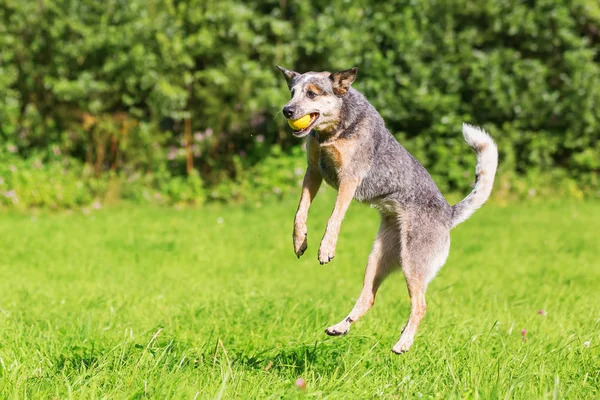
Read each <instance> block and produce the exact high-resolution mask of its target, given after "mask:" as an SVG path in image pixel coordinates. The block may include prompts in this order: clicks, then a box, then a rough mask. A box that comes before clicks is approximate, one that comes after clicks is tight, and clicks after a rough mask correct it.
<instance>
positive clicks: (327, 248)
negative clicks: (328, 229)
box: [319, 241, 335, 265]
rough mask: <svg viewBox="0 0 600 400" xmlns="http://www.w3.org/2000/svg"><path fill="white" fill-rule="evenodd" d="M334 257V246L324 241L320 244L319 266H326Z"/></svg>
mask: <svg viewBox="0 0 600 400" xmlns="http://www.w3.org/2000/svg"><path fill="white" fill-rule="evenodd" d="M334 257H335V244H331V243H328V242H326V241H323V242H321V247H320V248H319V262H320V263H321V265H323V264H327V263H328V262H329V261H331V260H333V258H334Z"/></svg>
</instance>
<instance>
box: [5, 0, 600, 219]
mask: <svg viewBox="0 0 600 400" xmlns="http://www.w3.org/2000/svg"><path fill="white" fill-rule="evenodd" d="M598 32H600V5H598V2H597V1H595V0H572V1H571V0H558V1H555V0H537V1H532V2H518V3H515V2H513V1H507V0H483V1H471V0H453V1H449V2H440V1H438V0H419V1H416V2H415V1H407V0H392V1H387V2H379V1H374V0H357V1H354V2H348V1H346V0H332V1H329V2H316V1H314V2H313V1H302V0H299V1H293V2H292V1H282V2H280V1H275V0H259V1H255V2H241V1H239V0H191V1H187V2H173V1H171V0H157V1H153V2H150V3H149V2H147V1H145V0H129V1H126V2H123V1H120V0H108V1H106V2H103V3H100V2H98V1H96V0H80V1H76V2H73V1H67V0H44V1H37V2H32V1H14V0H5V1H2V2H0V48H2V52H0V93H2V96H0V147H1V148H2V149H3V151H7V149H8V148H9V147H10V149H13V150H14V149H15V148H16V152H15V153H11V152H9V153H10V154H11V157H8V158H5V157H3V158H2V159H0V164H2V166H0V168H2V169H3V170H6V168H8V167H9V166H10V165H15V166H16V165H17V164H19V162H17V161H14V160H13V158H14V157H18V158H19V159H21V160H22V161H20V163H21V164H19V168H23V169H26V170H29V169H31V171H29V172H25V171H21V170H20V169H19V173H18V174H19V176H18V177H12V175H11V178H10V179H11V182H13V181H14V182H15V184H17V183H18V185H21V186H20V190H21V192H22V193H21V197H20V198H19V201H20V202H21V206H22V207H25V205H27V204H30V205H32V206H53V204H56V206H57V207H63V206H70V204H83V203H86V202H87V203H89V202H90V201H92V200H91V199H93V198H95V197H96V196H98V195H99V194H103V195H105V196H106V195H108V196H109V197H114V196H117V195H118V197H122V198H126V199H133V200H136V201H137V200H140V201H142V200H143V201H162V202H176V203H178V202H182V203H202V202H203V201H205V200H208V201H210V200H218V201H230V200H241V199H246V198H247V199H252V198H257V197H261V196H263V195H265V193H273V190H274V189H273V188H281V190H282V192H284V191H285V189H284V188H285V187H288V186H289V185H290V182H292V180H295V179H296V177H295V175H294V174H292V175H294V176H292V177H290V176H287V175H286V173H284V172H283V170H284V169H285V168H288V167H292V166H295V165H296V164H295V163H296V161H295V160H297V159H298V154H299V151H298V148H299V146H300V144H299V143H298V141H297V140H296V139H294V138H293V137H292V136H291V135H290V134H289V128H288V127H287V126H286V124H285V121H284V119H283V118H282V117H281V116H280V113H279V110H280V108H281V106H282V105H283V104H285V102H286V101H287V99H288V96H289V95H288V93H287V91H286V88H285V84H284V83H283V81H282V79H281V77H280V76H279V74H278V72H277V71H276V70H275V68H274V65H275V64H281V65H284V66H286V67H288V68H293V69H296V70H298V71H301V72H303V71H307V70H334V69H342V68H348V67H350V66H358V67H359V77H358V80H357V82H356V84H355V86H356V87H357V88H358V89H360V90H361V91H363V92H364V93H365V94H366V95H367V97H368V98H369V99H370V100H371V102H372V103H373V104H374V105H375V106H376V107H377V109H378V110H379V111H380V112H381V114H382V115H383V116H384V118H385V120H386V123H387V125H388V127H389V129H390V130H391V131H392V133H393V134H394V135H395V136H396V137H397V138H398V139H400V140H401V141H402V143H403V144H404V145H405V146H406V147H407V148H408V149H409V150H410V151H412V152H413V153H414V154H415V156H416V157H417V158H418V159H419V160H421V161H422V162H423V163H424V164H425V166H426V167H427V168H428V169H429V170H430V171H431V173H432V175H433V176H434V179H435V180H436V182H437V183H438V184H439V185H440V187H441V188H442V190H443V191H444V192H448V191H460V192H465V191H467V190H468V189H469V187H470V184H471V181H472V169H473V155H472V153H471V151H470V150H469V149H468V148H467V146H465V145H464V143H463V141H462V138H461V135H460V125H461V123H462V122H463V121H467V122H471V123H474V124H478V125H482V126H483V127H485V128H486V129H487V130H489V131H490V133H491V134H492V135H493V136H494V138H495V139H496V140H497V142H498V145H499V148H500V153H501V154H500V167H499V181H502V182H505V184H504V186H503V188H510V189H508V190H509V191H517V192H518V193H520V192H519V190H520V189H518V188H519V187H520V186H521V184H523V182H527V185H529V184H531V185H549V186H551V187H552V188H554V189H556V188H561V187H567V188H572V187H575V188H576V190H571V189H567V190H566V193H573V192H577V193H579V192H581V193H588V194H590V193H591V194H594V193H598V175H599V171H600V111H599V110H600V107H598V104H600V64H599V61H600V55H599V50H600V35H599V34H598ZM185 119H189V120H190V121H191V135H190V137H192V138H193V139H192V142H191V143H189V146H190V148H191V150H192V161H193V164H194V168H195V170H196V171H198V176H196V175H195V174H193V173H192V174H189V173H188V171H187V167H186V165H187V162H188V161H187V160H186V157H187V156H186V152H185V150H184V146H185V134H184V126H185V124H184V120H185ZM256 137H262V138H264V140H263V141H262V142H261V143H257V141H256V140H255V138H256ZM55 153H56V154H58V153H60V154H61V155H62V156H63V159H62V160H61V161H60V162H66V163H67V164H64V165H62V166H58V165H56V162H57V161H52V157H55V156H56V154H55ZM240 154H243V156H242V155H240ZM288 154H289V157H290V159H289V160H284V159H285V158H287V157H288V156H287V155H288ZM13 156H14V157H13ZM36 160H40V162H42V164H43V167H42V168H37V169H36V168H34V167H33V163H35V162H36ZM64 160H68V161H64ZM263 164H264V165H263ZM64 168H68V169H69V171H67V172H66V173H64V174H62V175H60V176H61V178H56V177H55V178H54V179H58V180H59V181H62V180H67V179H72V180H73V182H79V183H78V185H79V188H72V189H67V187H70V185H75V183H70V184H67V183H66V182H64V183H61V184H60V185H62V186H60V185H59V186H60V187H62V188H63V189H60V190H62V191H67V192H69V193H73V195H72V196H69V197H70V199H71V200H69V202H70V203H69V204H65V203H64V202H63V201H59V200H60V199H58V198H57V196H58V194H57V193H58V192H57V191H56V190H58V189H56V190H54V189H52V188H50V187H49V185H48V184H47V183H40V185H39V187H40V188H42V187H43V188H44V190H48V191H49V192H50V194H39V193H38V194H34V193H37V192H39V189H31V191H29V189H25V188H26V187H28V186H30V183H27V182H30V181H31V180H35V181H37V180H38V179H44V177H49V176H55V175H57V174H58V172H61V173H62V172H64V171H63V169H64ZM51 170H52V171H51ZM3 173H4V174H6V172H3ZM267 174H274V175H273V176H270V177H267V176H266V175H267ZM188 175H189V177H188ZM3 179H5V180H7V179H8V178H3ZM556 179H558V180H559V181H560V182H561V183H560V184H559V183H557V182H556V181H555V180H556ZM44 182H47V180H46V181H44ZM294 183H295V182H294ZM82 185H83V186H82ZM47 186H48V187H47ZM529 189H531V188H529ZM529 189H527V190H526V191H525V192H527V193H529V192H530V191H529ZM534 189H536V191H537V192H538V193H543V192H545V191H547V190H546V189H548V188H544V187H536V188H534ZM15 190H16V189H15ZM53 190H54V191H53ZM503 190H504V189H503ZM276 191H278V189H276ZM77 193H79V194H77ZM84 193H87V194H84ZM157 193H158V195H157ZM161 196H162V198H161ZM159 198H161V199H160V200H159ZM2 202H3V204H4V205H5V206H7V205H10V204H13V206H14V203H13V200H10V201H9V200H7V198H6V197H4V198H3V199H2Z"/></svg>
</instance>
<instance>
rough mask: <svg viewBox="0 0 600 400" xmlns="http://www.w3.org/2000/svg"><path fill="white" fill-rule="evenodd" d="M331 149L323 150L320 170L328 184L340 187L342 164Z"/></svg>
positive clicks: (320, 158) (320, 157)
mask: <svg viewBox="0 0 600 400" xmlns="http://www.w3.org/2000/svg"><path fill="white" fill-rule="evenodd" d="M332 153H333V152H331V151H321V154H320V156H319V171H321V176H323V179H324V180H325V182H327V184H328V185H330V186H332V187H334V188H336V189H338V188H339V186H340V179H339V176H340V172H341V169H342V165H341V163H340V162H339V160H338V158H337V157H336V155H335V154H332Z"/></svg>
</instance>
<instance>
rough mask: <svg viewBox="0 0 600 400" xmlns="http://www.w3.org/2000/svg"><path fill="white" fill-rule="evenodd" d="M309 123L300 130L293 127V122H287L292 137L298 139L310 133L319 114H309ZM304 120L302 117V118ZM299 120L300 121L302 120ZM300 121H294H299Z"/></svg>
mask: <svg viewBox="0 0 600 400" xmlns="http://www.w3.org/2000/svg"><path fill="white" fill-rule="evenodd" d="M309 116H310V121H309V123H308V125H307V126H305V127H304V128H302V129H297V128H296V126H294V122H292V121H288V123H289V125H290V127H291V128H292V133H293V135H294V136H296V137H298V138H303V137H304V136H306V135H308V134H309V133H310V131H311V130H312V129H313V128H314V127H315V125H316V124H317V120H318V119H319V113H316V112H314V113H310V114H309ZM302 118H304V117H302ZM302 118H300V119H302ZM300 119H298V120H296V121H299V120H300Z"/></svg>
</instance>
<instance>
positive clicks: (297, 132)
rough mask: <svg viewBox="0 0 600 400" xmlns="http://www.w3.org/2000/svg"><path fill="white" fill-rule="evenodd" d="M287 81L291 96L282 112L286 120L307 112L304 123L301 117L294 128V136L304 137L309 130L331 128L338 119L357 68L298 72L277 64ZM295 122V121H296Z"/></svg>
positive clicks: (291, 119)
mask: <svg viewBox="0 0 600 400" xmlns="http://www.w3.org/2000/svg"><path fill="white" fill-rule="evenodd" d="M277 68H279V70H280V71H281V72H282V73H283V76H284V77H285V80H286V81H287V84H288V87H289V88H290V93H291V95H292V98H291V100H290V101H289V102H288V103H287V104H286V105H285V106H284V107H283V115H284V116H285V117H286V118H287V119H288V120H289V121H296V120H299V119H300V118H302V117H305V118H306V116H309V117H310V120H309V119H308V118H306V122H308V125H307V126H304V125H305V123H306V122H305V121H304V119H303V120H302V122H304V123H302V124H301V125H300V126H301V127H302V129H295V128H294V126H293V125H295V124H294V123H293V122H292V123H290V126H292V129H294V136H296V137H305V136H306V135H308V134H309V133H310V131H311V130H313V129H315V130H317V131H319V132H327V131H332V130H334V129H335V128H336V127H337V126H338V124H339V122H340V114H341V109H342V101H343V97H344V96H345V95H346V93H348V90H349V89H350V85H352V82H354V79H355V78H356V73H357V72H358V69H357V68H352V69H349V70H346V71H342V72H334V73H330V72H307V73H304V74H300V73H298V72H295V71H290V70H287V69H285V68H282V67H280V66H277ZM296 126H297V125H296Z"/></svg>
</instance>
